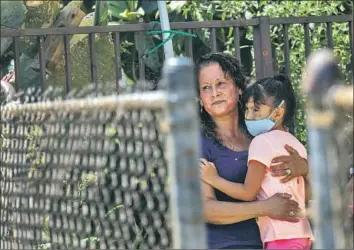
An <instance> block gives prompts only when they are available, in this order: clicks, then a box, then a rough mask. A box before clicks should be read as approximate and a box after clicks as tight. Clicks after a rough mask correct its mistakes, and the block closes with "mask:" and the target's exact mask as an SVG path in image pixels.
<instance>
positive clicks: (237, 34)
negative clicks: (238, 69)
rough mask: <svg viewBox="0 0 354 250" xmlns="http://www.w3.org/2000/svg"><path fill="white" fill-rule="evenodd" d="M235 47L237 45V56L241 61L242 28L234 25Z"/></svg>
mask: <svg viewBox="0 0 354 250" xmlns="http://www.w3.org/2000/svg"><path fill="white" fill-rule="evenodd" d="M234 47H235V57H236V58H237V60H238V61H239V62H240V63H241V49H240V28H239V27H238V26H235V27H234Z"/></svg>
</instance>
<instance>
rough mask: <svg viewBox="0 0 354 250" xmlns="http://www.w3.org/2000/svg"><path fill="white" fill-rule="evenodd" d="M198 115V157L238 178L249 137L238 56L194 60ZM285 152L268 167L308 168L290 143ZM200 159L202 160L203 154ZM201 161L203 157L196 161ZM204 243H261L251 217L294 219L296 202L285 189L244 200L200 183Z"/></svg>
mask: <svg viewBox="0 0 354 250" xmlns="http://www.w3.org/2000/svg"><path fill="white" fill-rule="evenodd" d="M197 76H198V91H199V97H200V112H201V113H200V116H201V123H202V135H201V139H202V141H201V143H202V158H203V159H202V161H205V160H206V161H209V162H213V163H214V164H215V165H216V168H217V170H218V173H219V175H220V176H221V177H223V178H225V179H227V180H229V181H232V182H239V183H243V182H244V180H245V176H246V172H247V156H248V147H249V144H250V142H251V137H250V136H249V134H248V133H247V129H246V128H245V122H244V115H243V113H242V109H241V104H240V102H239V100H240V95H241V94H242V90H243V89H244V88H245V78H244V76H243V75H242V73H241V70H240V65H239V63H238V61H237V60H236V59H235V58H234V57H232V56H229V55H226V54H220V53H215V54H211V55H207V56H204V57H202V58H201V59H200V60H199V62H198V64H197ZM287 150H288V151H289V153H290V156H281V157H278V158H277V159H273V162H274V163H277V162H278V163H279V162H282V163H281V164H279V165H277V166H274V167H272V168H271V171H272V174H273V175H275V176H283V175H285V176H286V177H285V178H284V179H283V181H288V180H290V179H292V178H294V177H297V176H301V175H304V176H305V175H306V174H307V171H308V169H307V162H306V161H305V160H304V159H302V158H301V157H300V156H299V154H298V153H297V152H296V151H295V150H294V149H292V148H288V147H287ZM204 159H205V160H204ZM201 164H202V163H201ZM202 187H203V193H204V202H205V204H204V209H205V218H206V221H207V230H208V245H209V248H214V249H215V248H223V249H245V248H248V249H257V248H258V249H261V248H262V242H261V239H260V235H259V230H258V226H257V223H256V220H255V218H256V217H260V216H269V217H272V218H275V219H279V220H287V221H290V222H297V221H298V219H297V218H294V217H293V215H294V214H296V213H297V212H298V210H299V208H298V204H297V203H296V202H295V201H292V200H291V199H290V198H291V197H290V195H288V194H277V195H274V196H272V197H271V198H269V199H267V200H265V201H253V202H243V201H240V200H236V199H233V198H231V197H229V196H227V195H226V194H224V193H222V192H220V191H218V190H214V189H213V188H212V187H211V186H209V185H208V184H206V183H204V182H203V183H202Z"/></svg>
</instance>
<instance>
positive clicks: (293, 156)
mask: <svg viewBox="0 0 354 250" xmlns="http://www.w3.org/2000/svg"><path fill="white" fill-rule="evenodd" d="M285 149H286V150H287V151H288V152H289V153H290V155H289V156H278V157H275V158H274V159H273V160H272V163H280V164H279V165H276V166H271V167H270V171H271V174H272V176H285V177H284V178H283V179H281V182H283V183H284V182H288V181H290V180H291V179H293V178H295V177H299V176H306V175H307V173H308V170H309V169H308V164H307V161H306V160H305V159H304V158H302V157H301V156H300V155H299V153H298V152H297V151H296V150H295V149H294V148H292V147H290V146H289V145H285Z"/></svg>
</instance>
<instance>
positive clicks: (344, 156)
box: [303, 50, 353, 249]
mask: <svg viewBox="0 0 354 250" xmlns="http://www.w3.org/2000/svg"><path fill="white" fill-rule="evenodd" d="M303 89H304V90H305V93H306V94H308V107H309V108H308V120H307V123H308V137H309V146H310V148H309V149H310V150H309V155H310V159H309V163H310V164H309V167H310V175H311V183H312V186H313V188H312V190H313V196H314V197H313V201H314V206H313V215H314V231H315V234H316V241H315V243H316V245H315V248H316V249H353V217H352V215H350V211H348V210H349V209H351V210H352V212H353V208H352V205H353V189H352V188H353V187H349V186H348V182H349V178H348V177H349V169H350V168H352V167H353V85H352V84H351V85H350V84H344V83H343V82H342V81H341V74H340V70H339V68H338V62H337V60H336V59H335V58H334V55H333V53H332V51H330V50H322V51H319V52H316V53H314V54H313V55H311V57H310V58H309V61H308V65H307V67H306V69H305V72H304V81H303ZM350 189H351V190H350ZM350 204H351V206H350ZM352 212H351V213H352Z"/></svg>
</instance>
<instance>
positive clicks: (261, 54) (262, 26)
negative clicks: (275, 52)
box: [253, 17, 274, 79]
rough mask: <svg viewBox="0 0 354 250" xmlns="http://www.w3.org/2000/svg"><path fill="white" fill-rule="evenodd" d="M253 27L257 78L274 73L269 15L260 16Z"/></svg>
mask: <svg viewBox="0 0 354 250" xmlns="http://www.w3.org/2000/svg"><path fill="white" fill-rule="evenodd" d="M258 19H259V25H257V26H254V27H253V45H254V60H255V65H256V76H257V79H260V78H263V77H268V76H269V77H271V76H273V75H274V68H273V57H272V44H271V39H270V22H269V17H258Z"/></svg>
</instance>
